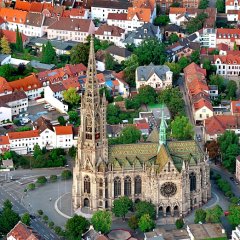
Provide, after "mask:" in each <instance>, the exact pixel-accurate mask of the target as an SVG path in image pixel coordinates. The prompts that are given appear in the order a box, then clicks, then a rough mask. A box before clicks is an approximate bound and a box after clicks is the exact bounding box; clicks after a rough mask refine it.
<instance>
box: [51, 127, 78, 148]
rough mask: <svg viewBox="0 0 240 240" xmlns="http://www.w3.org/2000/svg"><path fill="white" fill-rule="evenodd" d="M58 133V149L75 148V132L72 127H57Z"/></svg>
mask: <svg viewBox="0 0 240 240" xmlns="http://www.w3.org/2000/svg"><path fill="white" fill-rule="evenodd" d="M54 130H55V133H56V147H57V148H64V149H65V148H67V149H68V148H70V147H72V146H73V130H72V126H56V127H54Z"/></svg>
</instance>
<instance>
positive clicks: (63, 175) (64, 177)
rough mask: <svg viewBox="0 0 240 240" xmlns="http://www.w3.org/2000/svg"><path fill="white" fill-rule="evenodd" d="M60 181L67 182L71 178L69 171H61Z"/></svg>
mask: <svg viewBox="0 0 240 240" xmlns="http://www.w3.org/2000/svg"><path fill="white" fill-rule="evenodd" d="M61 178H62V180H68V179H70V178H72V172H71V171H70V170H63V171H62V173H61Z"/></svg>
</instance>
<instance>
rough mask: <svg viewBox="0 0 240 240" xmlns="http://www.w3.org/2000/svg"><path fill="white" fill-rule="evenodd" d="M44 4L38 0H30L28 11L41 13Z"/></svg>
mask: <svg viewBox="0 0 240 240" xmlns="http://www.w3.org/2000/svg"><path fill="white" fill-rule="evenodd" d="M43 7H44V5H43V4H42V3H40V2H32V3H31V7H30V12H36V13H41V12H42V10H43Z"/></svg>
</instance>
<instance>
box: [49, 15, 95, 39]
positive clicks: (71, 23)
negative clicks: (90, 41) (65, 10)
mask: <svg viewBox="0 0 240 240" xmlns="http://www.w3.org/2000/svg"><path fill="white" fill-rule="evenodd" d="M94 32H95V26H94V23H93V21H92V20H90V19H77V18H59V20H57V21H56V22H54V23H53V24H52V25H50V26H49V27H48V28H47V38H48V39H59V40H64V41H68V40H72V41H75V42H86V41H87V37H88V36H89V35H90V34H93V33H94Z"/></svg>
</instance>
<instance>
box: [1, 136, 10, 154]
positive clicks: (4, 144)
mask: <svg viewBox="0 0 240 240" xmlns="http://www.w3.org/2000/svg"><path fill="white" fill-rule="evenodd" d="M9 150H10V143H9V138H8V136H0V154H2V153H4V152H7V151H9Z"/></svg>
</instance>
